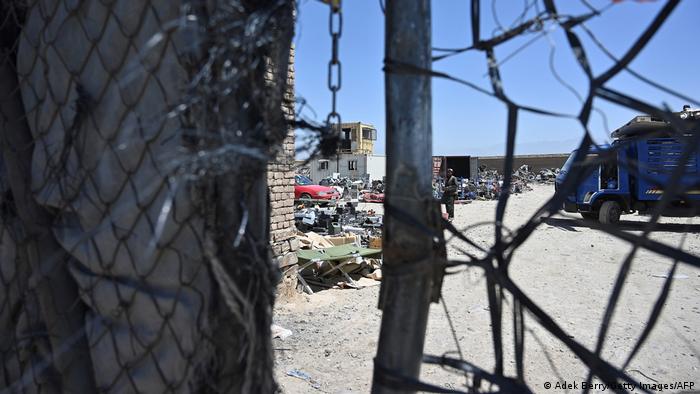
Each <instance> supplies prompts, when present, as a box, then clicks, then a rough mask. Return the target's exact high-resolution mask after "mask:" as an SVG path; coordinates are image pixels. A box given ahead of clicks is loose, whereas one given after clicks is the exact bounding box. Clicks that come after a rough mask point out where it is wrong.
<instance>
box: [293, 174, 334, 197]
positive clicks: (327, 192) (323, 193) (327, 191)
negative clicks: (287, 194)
mask: <svg viewBox="0 0 700 394" xmlns="http://www.w3.org/2000/svg"><path fill="white" fill-rule="evenodd" d="M339 198H340V193H338V191H337V190H335V189H334V188H332V187H329V186H321V185H315V184H314V183H313V181H312V180H311V179H309V178H307V177H305V176H303V175H295V176H294V199H295V200H311V199H314V200H337V199H339Z"/></svg>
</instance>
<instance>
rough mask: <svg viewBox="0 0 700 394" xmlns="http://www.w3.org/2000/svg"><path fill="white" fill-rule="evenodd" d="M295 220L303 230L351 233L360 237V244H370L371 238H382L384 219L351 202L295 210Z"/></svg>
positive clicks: (326, 233) (335, 233)
mask: <svg viewBox="0 0 700 394" xmlns="http://www.w3.org/2000/svg"><path fill="white" fill-rule="evenodd" d="M294 222H295V224H296V227H297V230H299V231H301V232H308V231H313V232H315V233H316V234H320V235H338V234H341V233H351V234H354V235H358V236H359V237H360V243H359V245H360V246H367V245H369V242H370V238H372V237H374V238H377V237H379V238H381V236H382V227H383V226H384V220H383V216H382V215H378V214H377V213H376V212H375V211H374V210H371V209H370V210H368V211H360V210H357V209H356V208H355V206H354V205H353V204H352V203H351V202H347V203H346V204H345V205H337V206H335V207H326V208H321V207H318V206H314V207H304V208H301V209H298V210H297V211H296V212H294Z"/></svg>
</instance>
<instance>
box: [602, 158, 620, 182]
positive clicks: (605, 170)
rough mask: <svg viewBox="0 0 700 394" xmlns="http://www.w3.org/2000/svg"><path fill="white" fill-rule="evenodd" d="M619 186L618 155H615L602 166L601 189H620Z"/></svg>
mask: <svg viewBox="0 0 700 394" xmlns="http://www.w3.org/2000/svg"><path fill="white" fill-rule="evenodd" d="M618 185H619V179H618V168H617V153H615V154H614V156H613V157H610V158H607V159H606V160H605V161H604V162H603V163H601V165H600V188H601V189H618Z"/></svg>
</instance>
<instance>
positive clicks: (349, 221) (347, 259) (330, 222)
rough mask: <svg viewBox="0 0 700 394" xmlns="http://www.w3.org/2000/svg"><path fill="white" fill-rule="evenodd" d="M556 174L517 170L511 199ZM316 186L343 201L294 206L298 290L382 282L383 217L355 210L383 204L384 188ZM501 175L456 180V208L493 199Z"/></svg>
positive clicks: (437, 192) (440, 186)
mask: <svg viewBox="0 0 700 394" xmlns="http://www.w3.org/2000/svg"><path fill="white" fill-rule="evenodd" d="M558 173H559V169H558V168H557V169H555V168H552V169H544V170H541V171H539V172H533V171H532V170H531V168H530V166H528V165H523V166H521V167H520V168H518V169H517V170H515V171H514V172H513V174H512V181H511V186H510V193H511V194H518V193H523V192H526V191H530V190H532V188H531V187H530V185H531V184H533V183H543V184H544V183H553V182H554V179H555V178H556V176H557V174H558ZM321 183H325V184H327V185H329V186H332V187H336V188H342V189H343V191H342V192H340V193H341V196H343V198H342V199H341V200H340V201H338V202H337V203H336V204H335V205H331V206H325V207H321V206H318V205H314V206H307V205H305V204H301V205H299V206H297V208H296V210H295V213H294V221H295V225H296V228H297V239H298V240H299V244H300V246H301V249H300V250H299V251H297V257H298V266H297V278H298V279H299V283H300V284H301V286H302V288H303V290H304V291H305V292H306V293H309V294H312V293H313V292H314V289H316V290H318V289H323V288H354V289H358V288H361V287H367V286H371V285H376V284H378V283H377V282H375V281H379V280H381V278H382V273H381V265H382V228H383V216H382V215H380V214H377V213H376V212H375V211H374V210H372V209H368V210H360V209H358V208H357V201H362V202H365V203H368V202H376V203H382V202H384V184H383V183H382V182H381V181H373V182H372V183H371V184H369V182H361V181H354V182H351V181H349V180H344V179H326V180H324V181H322V182H321ZM502 187H503V175H501V174H500V173H499V172H498V171H496V170H490V169H488V168H486V167H485V166H482V167H481V168H479V172H478V177H477V179H476V181H473V180H470V179H467V178H458V191H457V200H456V203H469V202H471V201H472V200H495V199H498V198H499V196H500V194H501V192H502V190H501V189H502ZM443 190H444V179H442V178H439V177H438V178H437V179H435V180H434V182H433V194H434V197H435V198H436V199H441V197H442V191H443Z"/></svg>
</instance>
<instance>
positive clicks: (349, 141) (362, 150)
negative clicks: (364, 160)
mask: <svg viewBox="0 0 700 394" xmlns="http://www.w3.org/2000/svg"><path fill="white" fill-rule="evenodd" d="M340 130H341V131H340V147H339V148H338V152H339V153H355V154H366V155H371V154H373V153H374V141H376V140H377V129H376V128H375V127H374V126H372V125H371V124H367V123H362V122H353V123H341V124H340Z"/></svg>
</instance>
